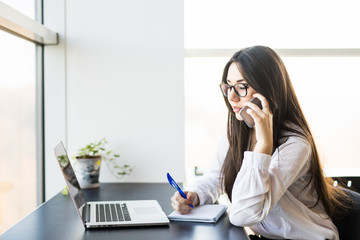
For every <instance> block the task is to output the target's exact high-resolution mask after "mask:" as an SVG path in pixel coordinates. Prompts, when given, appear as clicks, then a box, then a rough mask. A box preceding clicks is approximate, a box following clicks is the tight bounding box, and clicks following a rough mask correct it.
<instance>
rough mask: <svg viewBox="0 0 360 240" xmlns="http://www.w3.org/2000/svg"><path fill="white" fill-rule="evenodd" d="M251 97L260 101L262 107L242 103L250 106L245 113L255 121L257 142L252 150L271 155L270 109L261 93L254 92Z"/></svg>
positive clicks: (271, 125)
mask: <svg viewBox="0 0 360 240" xmlns="http://www.w3.org/2000/svg"><path fill="white" fill-rule="evenodd" d="M253 97H256V98H258V99H259V100H260V101H261V105H262V109H260V108H259V107H258V106H257V105H256V104H254V103H251V102H247V103H245V104H244V105H246V106H248V107H249V108H250V109H248V110H247V113H249V114H250V116H251V117H253V119H254V122H255V126H254V128H255V137H256V141H257V142H256V146H255V148H254V152H259V153H265V154H269V155H271V153H272V148H273V115H272V113H271V111H270V108H269V103H268V101H267V100H266V98H265V97H264V96H263V95H261V94H259V93H255V94H254V95H253Z"/></svg>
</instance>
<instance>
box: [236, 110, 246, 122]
mask: <svg viewBox="0 0 360 240" xmlns="http://www.w3.org/2000/svg"><path fill="white" fill-rule="evenodd" d="M235 117H236V119H237V120H239V121H244V119H243V118H242V117H241V115H240V113H238V112H237V113H235Z"/></svg>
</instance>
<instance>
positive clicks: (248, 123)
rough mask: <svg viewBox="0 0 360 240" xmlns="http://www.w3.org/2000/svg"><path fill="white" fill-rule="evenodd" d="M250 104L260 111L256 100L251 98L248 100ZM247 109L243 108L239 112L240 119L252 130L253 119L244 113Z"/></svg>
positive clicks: (258, 102) (259, 102) (246, 107)
mask: <svg viewBox="0 0 360 240" xmlns="http://www.w3.org/2000/svg"><path fill="white" fill-rule="evenodd" d="M250 102H252V103H254V104H256V105H257V106H258V107H259V108H260V109H262V106H261V101H260V99H258V98H252V99H251V100H250ZM247 109H249V107H248V106H245V107H243V109H241V111H240V116H241V117H242V119H244V122H245V124H246V125H247V126H248V127H249V128H253V127H254V125H255V122H254V119H253V118H252V117H251V116H250V115H249V114H248V113H247V112H246V110H247Z"/></svg>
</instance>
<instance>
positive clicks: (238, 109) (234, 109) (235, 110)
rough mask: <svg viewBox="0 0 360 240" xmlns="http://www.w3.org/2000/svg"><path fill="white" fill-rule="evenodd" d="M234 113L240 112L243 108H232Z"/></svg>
mask: <svg viewBox="0 0 360 240" xmlns="http://www.w3.org/2000/svg"><path fill="white" fill-rule="evenodd" d="M232 108H233V111H234V112H240V110H241V108H239V107H237V106H232Z"/></svg>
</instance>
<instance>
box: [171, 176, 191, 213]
mask: <svg viewBox="0 0 360 240" xmlns="http://www.w3.org/2000/svg"><path fill="white" fill-rule="evenodd" d="M167 178H168V181H169V183H170V185H171V186H172V187H173V188H176V189H177V190H178V191H179V193H180V195H181V196H182V197H183V198H185V199H187V197H186V195H185V193H184V192H183V191H182V190H181V188H180V187H179V185H177V183H176V182H175V180H174V179H173V178H172V177H171V176H170V174H169V173H167ZM190 207H191V208H194V206H193V205H192V204H190Z"/></svg>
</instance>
